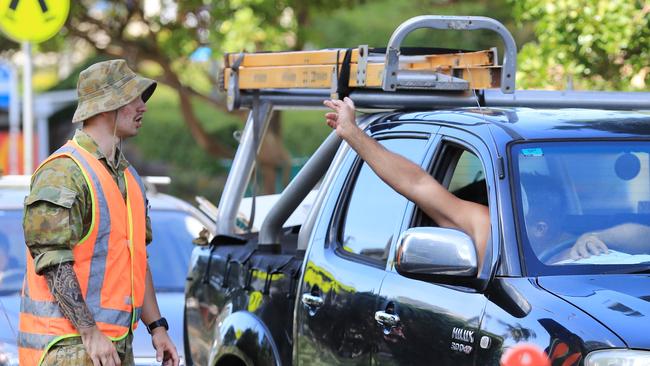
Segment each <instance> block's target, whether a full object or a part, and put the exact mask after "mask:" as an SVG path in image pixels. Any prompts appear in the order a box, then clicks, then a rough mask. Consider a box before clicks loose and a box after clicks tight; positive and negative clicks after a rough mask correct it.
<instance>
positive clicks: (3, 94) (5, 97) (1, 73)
mask: <svg viewBox="0 0 650 366" xmlns="http://www.w3.org/2000/svg"><path fill="white" fill-rule="evenodd" d="M12 72H13V70H12V69H11V68H10V67H8V66H7V65H6V64H4V63H2V62H0V109H4V110H8V109H9V97H10V95H11V87H12V85H11V80H12V75H11V74H12Z"/></svg>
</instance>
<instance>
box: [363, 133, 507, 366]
mask: <svg viewBox="0 0 650 366" xmlns="http://www.w3.org/2000/svg"><path fill="white" fill-rule="evenodd" d="M440 134H441V142H440V144H439V146H438V147H437V149H436V153H435V154H434V157H433V159H432V161H431V163H430V166H431V167H432V174H433V176H434V177H435V178H436V179H437V180H438V181H439V182H441V184H443V185H444V186H445V187H447V188H448V190H449V191H451V192H452V193H454V194H455V195H456V196H458V197H460V198H463V199H466V200H470V201H475V202H477V203H481V204H487V203H488V201H492V200H495V196H494V193H492V194H488V189H487V187H488V186H491V187H494V184H493V180H494V177H493V174H492V173H491V172H492V164H491V163H490V161H487V164H486V162H485V158H483V159H481V157H484V156H489V154H488V151H487V148H486V147H485V146H484V145H482V143H481V142H480V141H479V140H478V139H477V138H475V137H473V136H472V135H469V134H464V133H461V132H459V131H454V130H453V129H450V128H446V129H445V128H443V129H441V131H440ZM468 141H471V142H472V144H469V143H468ZM486 183H487V184H486ZM488 197H490V199H488ZM431 199H435V197H431ZM409 209H410V210H412V214H411V215H406V217H405V221H404V226H403V230H406V229H407V228H409V227H414V226H437V225H436V224H435V223H434V222H433V221H432V220H431V219H429V218H428V217H427V216H426V215H424V214H423V213H422V212H420V211H419V210H417V208H415V207H414V205H413V204H411V205H410V207H409ZM490 215H491V216H492V217H496V208H495V207H490ZM493 221H494V220H493ZM496 232H497V228H496V227H494V226H493V229H492V241H493V242H495V240H496V237H497V236H496ZM395 245H397V243H395ZM488 246H490V244H489V243H488ZM490 251H491V249H490V247H488V252H490ZM394 252H395V248H394V249H393V250H392V253H394ZM389 263H390V265H389V268H388V269H389V273H388V274H387V275H386V277H385V278H384V281H383V283H382V287H381V290H380V302H379V306H378V308H377V311H378V312H380V313H382V314H390V315H394V316H397V318H395V319H399V322H398V324H397V326H395V327H390V326H386V325H385V324H382V325H378V327H377V331H376V332H375V334H376V339H377V353H376V354H375V356H374V361H375V362H374V364H377V365H395V364H399V365H432V364H435V365H471V364H473V363H474V361H475V355H476V353H477V352H476V348H477V347H478V345H479V341H480V340H479V339H477V335H478V330H479V328H480V321H481V317H482V314H483V312H484V308H485V306H486V302H487V300H486V297H485V296H484V294H482V293H480V292H479V291H477V290H475V289H474V288H472V287H470V286H469V285H467V284H466V283H465V282H460V281H459V284H458V285H455V284H454V283H453V282H452V283H444V284H443V283H436V282H434V281H431V280H420V279H411V278H407V277H405V276H403V275H401V274H399V273H397V272H396V270H395V269H394V268H393V266H392V260H389ZM486 263H487V266H484V268H483V269H482V270H480V272H479V276H480V277H488V278H489V266H490V263H489V262H488V261H486Z"/></svg>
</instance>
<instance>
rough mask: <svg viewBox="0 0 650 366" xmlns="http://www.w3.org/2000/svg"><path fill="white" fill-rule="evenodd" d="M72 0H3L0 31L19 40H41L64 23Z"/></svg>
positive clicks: (56, 30) (0, 11)
mask: <svg viewBox="0 0 650 366" xmlns="http://www.w3.org/2000/svg"><path fill="white" fill-rule="evenodd" d="M69 11H70V0H0V30H1V31H2V32H3V33H4V34H6V35H7V36H8V37H9V38H11V39H13V40H15V41H18V42H20V41H30V42H34V43H40V42H44V41H47V40H48V39H50V38H52V37H53V36H54V35H55V34H56V33H57V32H58V31H59V30H60V29H61V27H62V26H63V24H64V23H65V20H66V18H67V17H68V12H69Z"/></svg>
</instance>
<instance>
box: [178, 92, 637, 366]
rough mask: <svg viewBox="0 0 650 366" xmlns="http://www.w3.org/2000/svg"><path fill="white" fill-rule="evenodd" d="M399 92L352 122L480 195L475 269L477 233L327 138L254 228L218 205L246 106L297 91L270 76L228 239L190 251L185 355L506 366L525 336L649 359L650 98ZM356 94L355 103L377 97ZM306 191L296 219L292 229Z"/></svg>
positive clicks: (209, 359)
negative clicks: (238, 227)
mask: <svg viewBox="0 0 650 366" xmlns="http://www.w3.org/2000/svg"><path fill="white" fill-rule="evenodd" d="M301 93H303V95H305V93H307V92H306V91H301ZM393 93H397V94H395V95H399V97H400V98H402V99H399V98H397V99H399V100H409V101H410V102H409V103H406V104H405V106H404V107H403V108H402V110H400V111H395V112H376V113H366V114H363V115H360V116H359V120H358V122H359V124H360V125H362V127H363V128H364V129H365V131H366V132H367V133H368V134H369V135H370V136H372V137H373V138H374V139H376V140H377V141H378V142H379V143H380V144H382V145H383V146H384V147H386V148H387V149H388V150H391V151H394V152H397V153H399V154H401V155H403V156H405V157H406V158H408V159H410V160H411V161H413V162H415V163H416V164H419V165H420V166H421V167H422V168H423V169H425V170H426V171H428V172H430V174H431V175H432V176H433V177H434V178H435V179H437V180H438V181H439V182H440V183H441V184H443V185H444V186H445V187H447V188H448V189H449V190H450V191H451V192H452V193H454V194H455V195H457V196H458V197H460V198H463V199H465V200H469V201H473V202H477V203H481V204H484V205H486V206H488V207H489V213H490V218H491V237H490V240H489V241H488V248H487V251H486V255H485V258H484V259H483V265H481V266H479V259H478V258H477V254H476V251H475V249H474V245H473V243H472V240H471V239H470V238H469V236H467V235H466V234H465V233H463V232H460V231H456V230H452V229H446V228H441V227H438V226H437V225H436V223H435V222H433V221H432V220H431V219H430V218H429V217H427V216H426V215H425V214H424V213H423V212H421V211H420V210H419V209H418V207H416V206H415V205H414V204H413V203H412V202H409V201H408V200H406V199H405V198H404V197H402V196H401V195H399V194H398V193H396V192H395V191H393V190H392V189H391V188H390V187H388V186H387V185H386V184H385V183H383V182H382V180H381V179H379V178H378V177H377V176H376V175H375V174H374V173H373V171H372V170H371V169H370V168H369V167H368V166H367V165H366V164H365V163H364V162H363V161H362V160H361V159H359V158H358V156H357V155H356V153H355V152H354V151H352V150H351V149H350V148H349V147H348V146H347V145H346V144H341V143H340V140H339V139H338V138H337V137H336V136H335V135H331V136H330V137H329V138H328V139H327V140H326V141H325V142H324V143H323V145H322V146H321V147H320V148H319V149H318V150H317V152H316V153H315V154H314V156H313V157H312V158H311V159H310V161H309V162H308V163H307V165H305V167H304V168H303V169H302V170H301V172H300V173H299V174H298V176H297V177H296V178H295V179H294V180H293V181H292V182H291V184H290V185H289V186H288V187H287V189H286V190H285V192H284V193H283V195H282V196H281V198H280V199H279V200H278V202H277V203H276V205H275V206H274V207H273V209H272V210H271V212H269V214H268V215H267V217H266V219H265V220H264V223H263V224H262V227H261V229H260V232H259V233H248V234H242V235H235V234H234V229H232V227H233V226H234V224H233V220H232V218H233V217H234V216H230V217H229V216H228V215H229V213H228V212H227V211H228V210H230V211H231V212H232V211H233V210H234V208H233V207H238V206H236V205H233V204H232V202H230V201H228V200H232V201H233V202H235V203H238V199H240V198H241V195H242V193H243V188H242V187H241V186H242V184H241V182H242V181H245V179H248V176H249V175H250V169H249V168H246V167H250V166H251V165H252V162H253V160H254V158H253V157H252V156H251V153H250V151H255V150H254V148H253V149H252V150H250V149H249V150H246V148H247V146H248V147H250V146H251V144H253V143H254V142H255V141H256V140H257V141H259V140H258V138H259V136H258V137H255V133H256V129H255V128H256V124H255V123H254V121H262V122H264V121H265V120H266V119H265V118H264V117H263V116H264V115H265V114H267V112H269V110H271V109H273V108H278V106H282V105H287V106H291V105H292V103H296V102H295V98H291V97H290V96H289V97H287V98H281V95H280V94H278V93H277V92H275V91H274V92H273V93H269V94H268V99H267V100H269V101H270V103H272V104H264V103H261V102H259V101H258V102H255V103H254V105H253V104H251V105H252V106H253V112H252V113H251V115H252V117H251V119H250V121H249V122H250V123H249V125H247V129H246V130H245V131H244V136H243V137H242V145H241V147H240V151H238V156H237V157H236V158H235V162H236V163H237V164H241V165H240V167H244V168H241V169H239V170H238V169H233V171H231V176H230V177H229V184H227V185H226V191H225V192H226V193H229V194H230V195H229V196H228V197H225V198H222V202H221V205H220V214H221V215H223V216H221V218H222V220H223V221H221V222H218V225H221V229H220V230H219V227H218V231H219V232H220V234H219V235H217V236H216V237H215V238H214V239H212V241H211V242H210V243H209V244H208V245H204V246H197V247H196V248H195V250H194V252H193V256H192V260H191V268H190V269H189V272H188V282H187V285H186V306H185V315H184V316H185V349H186V352H185V354H186V357H187V361H188V363H189V364H192V363H193V364H195V365H210V366H215V365H218V366H222V365H247V366H250V365H330V364H338V365H417V364H422V365H498V364H499V363H501V362H502V361H503V359H504V357H505V356H507V353H508V352H511V351H515V350H517V349H519V350H523V352H528V351H526V350H531V351H530V352H533V353H534V351H535V350H537V351H539V352H541V353H542V355H543V356H544V359H545V360H546V361H544V362H545V363H536V364H539V365H542V364H548V365H574V364H575V365H588V366H596V365H648V364H650V236H648V235H650V234H649V231H648V230H650V229H649V228H648V225H650V113H648V112H638V111H636V112H635V111H629V110H628V111H626V110H625V109H650V95H649V94H648V93H641V94H634V95H632V94H607V95H605V98H603V97H602V95H596V94H586V95H583V94H580V93H564V94H563V93H554V94H545V93H543V92H540V93H537V94H534V93H530V94H526V93H521V94H517V93H515V95H518V98H511V99H509V100H508V101H507V102H490V101H491V100H496V99H498V98H493V99H490V97H491V96H490V94H488V93H486V94H483V95H481V96H479V97H478V98H477V99H478V100H479V105H478V106H474V107H462V108H447V107H444V106H445V103H442V105H443V107H438V105H436V104H435V103H434V104H431V98H432V96H431V95H425V94H426V93H422V92H416V93H413V92H408V91H406V92H402V93H401V94H400V92H399V91H397V92H393ZM307 94H308V93H307ZM350 95H351V97H352V98H353V99H354V100H355V101H357V105H358V106H360V107H361V108H363V107H364V106H365V107H367V108H375V107H378V104H379V103H380V102H379V101H380V100H382V99H381V98H386V96H385V95H384V94H381V93H379V92H378V93H377V95H375V96H369V95H368V93H361V92H359V93H357V94H355V92H354V91H353V92H352V93H350ZM240 97H241V98H244V99H243V100H244V104H246V102H245V97H246V96H245V95H242V96H240ZM255 98H260V100H262V101H264V95H263V93H262V96H260V94H259V93H258V94H257V95H256V96H255ZM319 98H320V99H319ZM418 98H420V99H421V100H420V104H416V103H415V102H414V101H417V99H418ZM598 98H600V99H598ZM312 99H314V100H318V101H322V99H323V95H320V96H318V95H315V94H314V96H313V98H312ZM474 102H476V101H474ZM283 103H284V104H283ZM300 103H307V102H306V101H305V100H302V101H301V102H300ZM391 103H392V104H394V103H396V102H395V99H392V101H390V102H386V104H387V105H388V104H391ZM313 104H314V105H317V101H314V102H313ZM392 104H391V105H392ZM507 104H510V105H511V106H506V105H507ZM526 105H529V106H534V107H540V108H525V107H524V106H526ZM294 106H295V105H294ZM427 106H429V107H428V108H427ZM545 106H548V107H549V108H543V107H545ZM553 106H555V108H553ZM564 106H578V107H586V108H570V109H569V108H557V107H564ZM599 106H601V107H602V108H604V109H595V108H597V107H599ZM644 107H645V108H644ZM615 109H617V110H615ZM256 116H257V117H256ZM259 116H262V117H259ZM260 125H263V123H260ZM258 130H263V129H258ZM246 151H249V153H248V155H247V154H246ZM237 166H238V165H235V167H237ZM237 177H240V178H237ZM242 177H245V179H244V178H242ZM236 179H240V181H239V183H237V180H236ZM244 186H245V184H244ZM314 187H317V188H314ZM313 189H316V190H317V194H316V198H315V199H314V200H313V201H312V202H311V203H310V210H309V213H308V215H307V216H306V218H305V220H304V222H302V224H300V225H296V226H289V227H286V226H285V227H283V225H282V224H283V223H284V222H285V220H286V219H287V217H289V215H290V214H291V213H292V212H293V211H294V210H295V209H296V208H297V207H301V206H300V203H301V201H302V200H303V198H304V197H305V196H306V195H307V193H308V192H310V191H312V190H313ZM233 197H234V198H233ZM431 199H432V200H435V199H436V197H431ZM222 211H224V212H222ZM226 219H227V220H226ZM620 232H623V234H620V235H618V236H617V233H620ZM605 233H607V235H605ZM585 235H598V236H600V237H601V238H605V240H603V241H604V242H605V244H606V245H607V246H608V252H607V253H602V254H600V255H592V256H590V257H589V258H582V259H577V260H576V259H572V258H571V257H569V256H567V255H566V253H567V251H568V249H570V248H572V246H573V245H574V244H575V243H576V241H577V240H578V239H579V238H581V237H584V236H585ZM524 345H526V346H529V347H528V348H525V347H524V348H519V347H520V346H524ZM530 357H536V356H534V355H533V354H531V355H530ZM635 362H636V363H635ZM529 364H532V363H529Z"/></svg>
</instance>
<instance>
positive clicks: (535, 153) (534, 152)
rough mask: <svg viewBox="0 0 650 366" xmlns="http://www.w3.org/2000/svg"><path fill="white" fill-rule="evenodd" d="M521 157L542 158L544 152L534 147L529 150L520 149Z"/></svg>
mask: <svg viewBox="0 0 650 366" xmlns="http://www.w3.org/2000/svg"><path fill="white" fill-rule="evenodd" d="M521 155H523V156H524V157H527V158H529V157H541V156H544V151H542V149H541V148H539V147H535V148H531V149H521Z"/></svg>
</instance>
